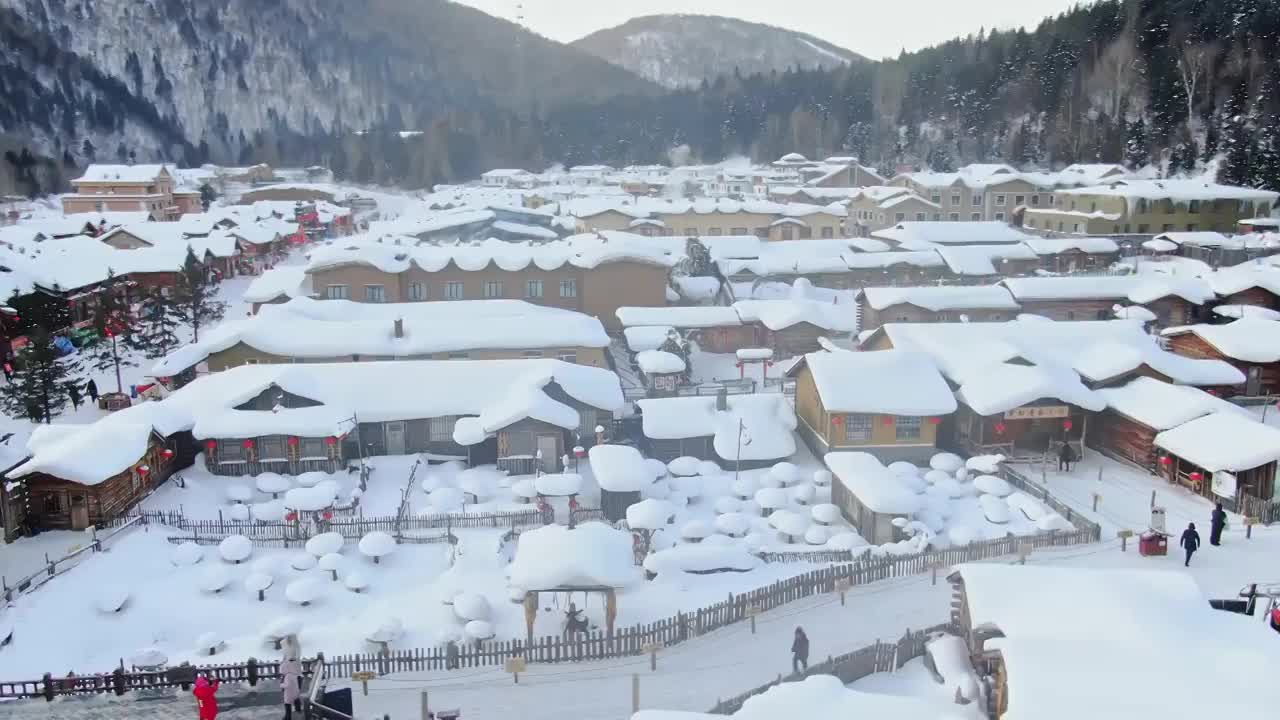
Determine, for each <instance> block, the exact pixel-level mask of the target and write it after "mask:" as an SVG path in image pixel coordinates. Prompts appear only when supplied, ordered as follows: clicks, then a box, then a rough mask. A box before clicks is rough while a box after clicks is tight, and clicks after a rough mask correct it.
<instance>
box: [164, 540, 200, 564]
mask: <svg viewBox="0 0 1280 720" xmlns="http://www.w3.org/2000/svg"><path fill="white" fill-rule="evenodd" d="M202 559H204V548H202V547H200V546H199V545H197V544H195V543H193V542H184V543H182V544H181V545H179V546H178V547H176V548H174V549H173V554H172V555H170V557H169V561H170V562H172V563H173V564H174V565H177V566H178V567H190V566H192V565H195V564H196V563H198V562H200V561H201V560H202Z"/></svg>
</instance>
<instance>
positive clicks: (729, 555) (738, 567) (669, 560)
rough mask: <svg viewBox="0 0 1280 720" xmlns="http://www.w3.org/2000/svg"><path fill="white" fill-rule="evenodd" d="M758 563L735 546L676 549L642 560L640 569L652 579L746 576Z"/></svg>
mask: <svg viewBox="0 0 1280 720" xmlns="http://www.w3.org/2000/svg"><path fill="white" fill-rule="evenodd" d="M759 564H760V559H759V558H757V557H755V556H754V555H752V554H751V553H749V552H747V551H746V549H744V548H742V547H740V546H738V545H736V544H735V545H715V544H710V545H704V544H702V543H699V544H697V545H676V546H675V547H670V548H667V549H666V550H659V551H658V552H656V553H653V554H652V555H650V556H648V557H646V558H645V559H644V569H645V571H646V572H648V573H651V574H653V575H658V576H663V575H674V574H678V573H697V574H704V573H713V572H748V571H750V570H754V569H755V568H756V567H757V566H758V565H759Z"/></svg>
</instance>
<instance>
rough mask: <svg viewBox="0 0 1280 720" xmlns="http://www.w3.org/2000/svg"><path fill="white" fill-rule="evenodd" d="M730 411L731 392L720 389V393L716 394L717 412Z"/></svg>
mask: <svg viewBox="0 0 1280 720" xmlns="http://www.w3.org/2000/svg"><path fill="white" fill-rule="evenodd" d="M728 409H729V391H728V390H726V389H725V388H720V391H719V392H717V393H716V410H719V411H720V412H725V411H727V410H728Z"/></svg>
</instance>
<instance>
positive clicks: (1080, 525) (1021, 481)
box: [1000, 455, 1102, 542]
mask: <svg viewBox="0 0 1280 720" xmlns="http://www.w3.org/2000/svg"><path fill="white" fill-rule="evenodd" d="M1077 457H1079V456H1078V455H1077ZM1000 475H1001V477H1003V478H1004V479H1005V480H1006V481H1008V483H1009V484H1010V485H1012V486H1014V487H1016V488H1018V489H1019V490H1021V491H1023V492H1025V493H1026V494H1028V495H1030V496H1031V497H1033V498H1036V499H1037V500H1039V501H1041V502H1043V503H1044V504H1045V505H1048V506H1049V508H1050V509H1051V510H1053V511H1054V512H1056V513H1058V514H1059V515H1061V516H1062V517H1064V518H1066V520H1067V522H1069V523H1071V525H1072V526H1074V527H1075V528H1076V529H1077V530H1080V531H1085V532H1088V533H1090V534H1091V535H1092V537H1093V539H1092V540H1090V541H1088V542H1097V541H1098V540H1101V539H1102V526H1101V525H1099V524H1098V523H1096V522H1093V521H1092V520H1090V519H1089V518H1087V517H1084V516H1083V515H1081V514H1080V513H1078V512H1076V511H1075V510H1072V509H1071V506H1070V505H1067V504H1066V503H1064V502H1062V501H1061V500H1059V499H1058V498H1056V497H1054V496H1053V494H1052V493H1050V492H1049V489H1048V488H1046V487H1043V486H1042V485H1040V484H1039V483H1037V482H1034V481H1032V480H1031V479H1030V478H1028V477H1027V476H1026V475H1023V474H1022V473H1020V472H1018V471H1017V470H1014V469H1013V468H1011V467H1008V466H1007V465H1005V466H1001V468H1000Z"/></svg>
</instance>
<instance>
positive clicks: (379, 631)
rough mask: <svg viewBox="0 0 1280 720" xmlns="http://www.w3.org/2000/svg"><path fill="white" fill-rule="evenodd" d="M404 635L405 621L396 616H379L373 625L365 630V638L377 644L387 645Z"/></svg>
mask: <svg viewBox="0 0 1280 720" xmlns="http://www.w3.org/2000/svg"><path fill="white" fill-rule="evenodd" d="M403 635H404V623H403V622H401V621H400V618H398V617H394V616H388V617H379V618H378V619H377V620H376V621H375V622H374V623H373V624H372V626H371V627H369V628H368V629H367V630H365V633H364V639H365V640H368V641H369V642H371V643H373V644H375V645H381V646H383V647H386V646H387V645H389V644H390V643H393V642H395V641H396V640H399V639H400V638H401V636H403Z"/></svg>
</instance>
